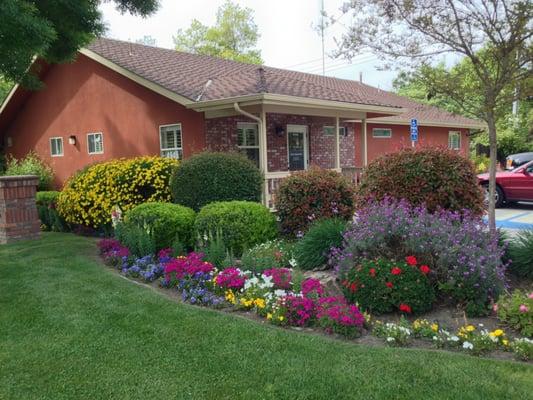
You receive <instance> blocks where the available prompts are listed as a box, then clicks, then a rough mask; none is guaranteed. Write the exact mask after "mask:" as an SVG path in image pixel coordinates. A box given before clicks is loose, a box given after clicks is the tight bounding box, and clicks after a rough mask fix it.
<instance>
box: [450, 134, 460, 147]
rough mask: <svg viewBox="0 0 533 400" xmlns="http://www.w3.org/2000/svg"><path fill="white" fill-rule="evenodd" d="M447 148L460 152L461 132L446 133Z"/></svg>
mask: <svg viewBox="0 0 533 400" xmlns="http://www.w3.org/2000/svg"><path fill="white" fill-rule="evenodd" d="M448 148H450V149H452V150H461V132H457V131H450V132H448Z"/></svg>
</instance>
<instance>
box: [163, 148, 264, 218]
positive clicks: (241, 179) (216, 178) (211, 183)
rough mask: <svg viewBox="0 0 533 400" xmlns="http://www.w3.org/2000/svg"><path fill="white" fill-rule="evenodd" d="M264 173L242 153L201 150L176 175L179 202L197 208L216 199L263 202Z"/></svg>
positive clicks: (173, 186) (174, 191) (174, 182)
mask: <svg viewBox="0 0 533 400" xmlns="http://www.w3.org/2000/svg"><path fill="white" fill-rule="evenodd" d="M262 184H263V175H262V174H261V172H260V171H259V169H258V168H257V167H256V166H255V165H254V164H253V163H252V162H251V161H250V160H248V159H247V158H246V157H245V156H243V155H241V154H238V153H209V152H206V153H201V154H197V155H194V156H192V157H191V158H189V159H187V160H185V161H183V162H182V163H181V165H180V167H179V168H177V169H176V170H175V171H174V173H173V174H172V179H171V181H170V187H171V191H172V197H173V199H174V202H175V203H178V204H182V205H184V206H187V207H190V208H192V209H194V210H196V211H198V210H199V209H200V208H202V207H203V206H205V205H206V204H209V203H212V202H214V201H231V200H246V201H260V200H261V188H262Z"/></svg>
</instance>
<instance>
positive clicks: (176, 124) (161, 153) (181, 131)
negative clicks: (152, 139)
mask: <svg viewBox="0 0 533 400" xmlns="http://www.w3.org/2000/svg"><path fill="white" fill-rule="evenodd" d="M170 126H178V127H179V131H180V143H181V147H172V148H171V147H169V148H166V149H163V140H162V137H161V128H168V127H170ZM164 151H178V152H179V154H180V157H179V158H178V160H181V159H183V127H182V125H181V122H176V123H174V124H165V125H159V154H160V155H161V157H167V156H165V155H164V154H163V152H164Z"/></svg>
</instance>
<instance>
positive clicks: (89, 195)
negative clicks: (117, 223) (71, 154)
mask: <svg viewBox="0 0 533 400" xmlns="http://www.w3.org/2000/svg"><path fill="white" fill-rule="evenodd" d="M178 163H179V162H178V161H177V160H174V159H171V158H164V157H137V158H131V159H118V160H112V161H108V162H104V163H99V164H94V165H92V166H89V167H87V168H85V169H84V170H82V171H80V172H78V173H77V174H75V175H74V176H73V177H71V178H70V179H69V180H68V182H67V183H66V184H65V187H64V188H63V191H62V192H61V194H60V195H59V199H58V203H57V207H58V211H59V214H60V215H61V216H62V217H63V218H65V220H66V221H67V222H69V223H72V224H78V225H83V226H88V227H93V228H105V227H109V226H110V225H111V212H112V211H113V210H114V209H115V207H117V206H118V207H120V209H121V210H122V211H123V212H126V211H128V210H131V209H132V208H133V207H135V206H136V205H137V204H141V203H145V202H158V201H159V202H161V201H162V202H164V201H170V200H171V195H170V189H169V186H168V183H169V180H170V175H171V173H172V169H173V168H174V167H176V166H177V165H178Z"/></svg>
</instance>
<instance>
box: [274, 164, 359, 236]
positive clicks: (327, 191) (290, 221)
mask: <svg viewBox="0 0 533 400" xmlns="http://www.w3.org/2000/svg"><path fill="white" fill-rule="evenodd" d="M275 206H276V209H277V211H278V217H279V219H280V223H281V228H282V230H283V232H284V233H285V234H287V235H298V233H299V232H302V233H303V232H305V231H306V230H307V228H308V227H309V225H310V224H311V223H312V222H313V221H315V220H318V219H323V218H332V217H338V218H342V219H349V218H351V217H352V214H353V210H354V188H353V186H352V184H351V183H350V182H349V181H348V180H347V179H346V178H344V177H343V176H342V175H341V174H339V173H338V172H336V171H330V170H325V169H320V168H311V169H309V170H308V171H302V172H296V173H294V174H293V175H291V176H289V177H288V178H286V179H284V180H283V181H282V182H281V184H280V186H279V188H278V191H277V193H276V197H275Z"/></svg>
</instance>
